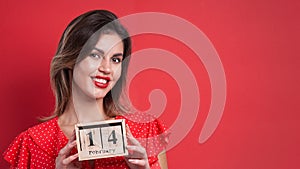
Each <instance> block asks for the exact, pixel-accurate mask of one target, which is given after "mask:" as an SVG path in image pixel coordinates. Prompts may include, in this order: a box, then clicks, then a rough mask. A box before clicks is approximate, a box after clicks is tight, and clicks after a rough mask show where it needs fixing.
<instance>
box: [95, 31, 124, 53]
mask: <svg viewBox="0 0 300 169" xmlns="http://www.w3.org/2000/svg"><path fill="white" fill-rule="evenodd" d="M95 47H96V48H97V49H100V50H102V51H104V52H105V53H107V52H109V51H115V52H123V48H124V46H123V41H122V39H121V38H120V36H119V35H117V34H115V33H109V34H102V35H100V36H99V39H98V41H97V42H96V45H95Z"/></svg>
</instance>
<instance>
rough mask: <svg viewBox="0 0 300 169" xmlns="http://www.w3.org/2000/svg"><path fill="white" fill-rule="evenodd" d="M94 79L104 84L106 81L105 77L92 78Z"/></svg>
mask: <svg viewBox="0 0 300 169" xmlns="http://www.w3.org/2000/svg"><path fill="white" fill-rule="evenodd" d="M94 80H95V81H96V82H99V83H103V84H106V83H107V80H105V79H97V78H94Z"/></svg>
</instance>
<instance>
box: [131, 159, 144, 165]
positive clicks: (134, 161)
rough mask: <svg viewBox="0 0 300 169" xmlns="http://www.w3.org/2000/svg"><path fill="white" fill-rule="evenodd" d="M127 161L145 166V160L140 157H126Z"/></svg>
mask: <svg viewBox="0 0 300 169" xmlns="http://www.w3.org/2000/svg"><path fill="white" fill-rule="evenodd" d="M128 162H130V163H132V164H135V165H138V166H145V165H146V164H147V162H146V161H145V160H144V159H142V160H140V159H128Z"/></svg>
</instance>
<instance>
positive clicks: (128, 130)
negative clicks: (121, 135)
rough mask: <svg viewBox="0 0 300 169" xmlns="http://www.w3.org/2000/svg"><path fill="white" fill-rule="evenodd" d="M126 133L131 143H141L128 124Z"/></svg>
mask: <svg viewBox="0 0 300 169" xmlns="http://www.w3.org/2000/svg"><path fill="white" fill-rule="evenodd" d="M126 133H127V134H126V137H127V139H128V141H129V142H130V143H131V144H133V145H140V142H139V141H138V140H137V139H136V138H134V136H133V135H132V133H131V131H130V129H129V127H128V126H126Z"/></svg>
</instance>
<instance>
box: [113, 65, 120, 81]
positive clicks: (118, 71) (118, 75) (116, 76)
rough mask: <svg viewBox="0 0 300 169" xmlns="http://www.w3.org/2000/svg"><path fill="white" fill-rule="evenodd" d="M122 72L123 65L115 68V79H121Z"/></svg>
mask: <svg viewBox="0 0 300 169" xmlns="http://www.w3.org/2000/svg"><path fill="white" fill-rule="evenodd" d="M121 74H122V66H120V67H118V68H117V69H116V70H115V73H114V79H115V81H118V80H119V79H120V77H121Z"/></svg>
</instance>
